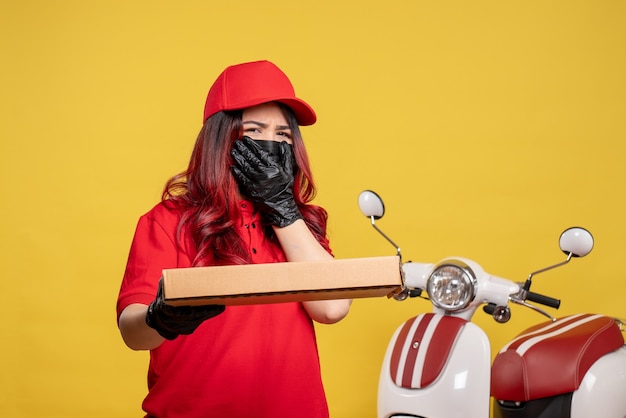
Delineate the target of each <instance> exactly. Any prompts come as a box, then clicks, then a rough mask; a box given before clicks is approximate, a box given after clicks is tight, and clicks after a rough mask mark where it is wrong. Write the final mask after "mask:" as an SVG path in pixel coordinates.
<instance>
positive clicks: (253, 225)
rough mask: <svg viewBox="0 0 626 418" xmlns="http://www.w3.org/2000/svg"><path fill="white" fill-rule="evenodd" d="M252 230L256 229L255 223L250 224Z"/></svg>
mask: <svg viewBox="0 0 626 418" xmlns="http://www.w3.org/2000/svg"><path fill="white" fill-rule="evenodd" d="M246 228H247V226H246ZM254 228H256V224H255V223H253V224H252V229H254Z"/></svg>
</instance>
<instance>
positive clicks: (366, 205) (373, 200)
mask: <svg viewBox="0 0 626 418" xmlns="http://www.w3.org/2000/svg"><path fill="white" fill-rule="evenodd" d="M359 209H361V212H362V213H363V215H365V216H367V217H368V218H371V217H374V219H380V218H382V217H383V215H384V214H385V205H384V204H383V200H382V199H381V198H380V196H378V195H377V194H376V193H375V192H373V191H371V190H364V191H362V192H361V193H360V194H359Z"/></svg>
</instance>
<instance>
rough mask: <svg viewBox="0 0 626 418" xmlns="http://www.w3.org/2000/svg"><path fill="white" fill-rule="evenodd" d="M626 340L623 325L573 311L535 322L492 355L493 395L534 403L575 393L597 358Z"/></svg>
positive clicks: (605, 318) (501, 398)
mask: <svg viewBox="0 0 626 418" xmlns="http://www.w3.org/2000/svg"><path fill="white" fill-rule="evenodd" d="M623 344H624V338H623V336H622V333H621V331H620V329H619V326H618V325H617V324H616V323H615V321H614V320H613V319H612V318H609V317H606V316H602V315H592V314H579V315H572V316H567V317H564V318H560V319H557V320H556V321H554V322H552V321H548V322H544V323H542V324H539V325H536V326H534V327H532V328H529V329H527V330H526V331H524V332H523V333H521V334H520V335H518V336H517V337H516V338H515V339H513V341H511V342H510V343H509V344H507V345H506V346H505V347H504V348H502V350H500V352H499V353H498V355H497V356H496V358H495V359H494V362H493V366H492V368H491V395H492V396H493V397H494V398H495V399H498V400H506V401H530V400H532V399H539V398H545V397H548V396H555V395H559V394H562V393H568V392H572V391H574V390H576V389H578V386H579V385H580V382H581V381H582V379H583V377H584V376H585V373H586V372H587V370H589V368H590V367H591V366H592V365H593V363H594V362H595V361H596V360H597V359H598V358H600V357H602V356H603V355H605V354H607V353H610V352H612V351H614V350H616V349H618V348H619V347H621V346H622V345H623Z"/></svg>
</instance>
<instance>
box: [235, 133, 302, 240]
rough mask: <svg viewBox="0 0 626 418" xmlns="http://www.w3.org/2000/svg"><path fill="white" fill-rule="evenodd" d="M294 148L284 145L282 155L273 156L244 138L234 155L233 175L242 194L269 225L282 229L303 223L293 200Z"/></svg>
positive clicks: (282, 145)
mask: <svg viewBox="0 0 626 418" xmlns="http://www.w3.org/2000/svg"><path fill="white" fill-rule="evenodd" d="M291 147H292V146H291V145H289V144H288V143H287V142H281V143H280V146H279V155H277V156H273V155H270V154H269V153H268V152H267V151H265V150H264V149H263V148H262V147H261V146H260V145H259V144H257V143H256V142H255V141H253V140H252V139H250V138H248V137H247V136H244V137H243V138H242V139H241V140H237V141H235V143H234V145H233V149H232V151H231V155H232V156H233V159H234V160H235V165H234V166H233V167H232V171H233V175H234V176H235V179H236V180H237V182H238V183H239V187H240V189H241V192H242V193H243V194H245V195H246V196H248V197H249V198H251V199H252V201H253V202H255V203H256V204H257V205H258V206H259V209H260V210H261V215H262V216H263V218H264V219H265V220H266V221H268V222H269V223H270V224H272V225H275V226H277V227H279V228H283V227H285V226H287V225H291V224H292V223H294V222H295V221H297V220H298V219H302V214H301V213H300V211H299V210H298V206H297V205H296V200H295V199H294V196H293V184H294V163H295V159H294V157H293V150H292V148H291Z"/></svg>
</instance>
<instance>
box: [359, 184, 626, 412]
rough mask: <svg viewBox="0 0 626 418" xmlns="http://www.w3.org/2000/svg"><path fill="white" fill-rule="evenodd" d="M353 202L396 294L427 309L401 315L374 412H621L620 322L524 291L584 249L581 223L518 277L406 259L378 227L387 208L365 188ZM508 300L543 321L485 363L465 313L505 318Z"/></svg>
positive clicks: (625, 379) (624, 354)
mask: <svg viewBox="0 0 626 418" xmlns="http://www.w3.org/2000/svg"><path fill="white" fill-rule="evenodd" d="M359 207H360V209H361V212H363V214H364V215H365V216H367V217H368V218H369V219H370V220H371V225H372V226H373V227H374V229H375V230H376V231H377V232H378V233H380V234H381V235H382V236H383V237H384V238H385V239H386V240H387V241H388V242H389V243H391V244H392V245H393V246H394V247H395V248H396V251H397V255H398V256H399V258H400V265H401V269H400V270H401V276H402V288H401V290H400V291H399V292H397V293H396V294H395V295H394V298H395V299H396V300H399V301H402V300H406V299H409V298H414V297H421V298H424V299H427V300H429V301H430V303H431V304H432V312H429V313H422V314H420V315H417V316H415V317H413V318H411V319H409V320H407V321H405V322H404V323H403V324H402V325H400V326H399V327H398V328H397V330H396V331H395V333H394V334H393V337H392V338H391V341H390V343H389V345H388V348H387V351H386V353H385V357H384V360H383V365H382V369H381V373H380V379H379V386H378V417H379V418H391V417H413V418H456V417H458V418H461V417H462V418H483V417H489V409H490V404H491V403H492V404H493V417H495V418H513V417H515V418H522V417H535V418H560V417H574V418H582V417H584V418H590V417H594V418H595V417H598V418H624V417H626V348H625V346H624V338H623V335H622V331H623V322H622V321H620V320H617V319H614V318H609V317H607V316H603V315H591V314H579V315H571V316H567V317H564V318H559V319H556V318H553V317H552V316H551V315H549V314H548V313H547V312H546V311H545V310H544V309H542V308H539V307H537V306H535V305H533V304H530V303H528V302H534V303H535V304H539V305H544V306H548V307H551V308H555V309H558V307H559V305H560V301H559V300H558V299H554V298H552V297H549V296H545V295H542V294H539V293H535V292H531V291H530V288H531V285H532V278H533V277H534V276H535V275H537V274H539V273H543V272H545V271H548V270H551V269H553V268H556V267H560V266H563V265H565V264H567V263H569V262H570V261H571V260H572V259H573V258H577V257H584V256H585V255H587V254H588V253H589V252H590V251H591V250H592V248H593V237H592V235H591V234H590V233H589V232H588V231H587V230H586V229H584V228H569V229H567V230H565V231H564V232H563V233H562V234H561V236H560V239H559V244H560V247H561V250H562V251H563V252H564V253H565V254H566V255H567V258H566V259H565V261H562V262H560V263H558V264H555V265H552V266H549V267H546V268H543V269H541V270H538V271H535V272H533V273H531V274H530V275H529V276H528V278H527V279H526V281H525V282H523V283H516V282H513V281H511V280H508V279H505V278H500V277H497V276H493V275H490V274H488V273H486V272H485V271H484V270H483V268H482V267H481V266H480V265H479V264H478V263H476V262H474V261H472V260H469V259H465V258H461V257H453V258H447V259H444V260H442V261H440V262H438V263H435V264H430V263H413V262H406V263H405V262H403V261H402V254H401V251H400V247H398V246H397V245H396V244H395V243H394V242H393V241H392V240H391V239H390V238H389V237H388V236H387V235H386V234H385V233H384V232H383V231H382V230H380V229H379V228H378V226H377V225H376V220H378V219H380V218H382V216H383V215H384V212H385V207H384V204H383V201H382V199H381V198H380V197H379V196H378V195H377V194H376V193H375V192H372V191H370V190H366V191H364V192H362V193H361V194H360V195H359ZM423 293H426V295H427V296H423ZM511 303H513V304H518V305H522V306H525V307H527V308H530V309H532V310H534V311H536V312H538V313H540V314H542V315H544V316H546V317H547V318H549V320H548V321H546V322H543V323H541V324H539V325H536V326H533V327H531V328H529V329H527V330H526V331H524V332H522V333H521V334H520V335H518V336H517V337H516V338H514V339H513V340H512V341H511V342H509V343H508V344H506V345H505V346H504V347H503V348H502V349H501V350H500V351H499V352H498V354H497V355H496V357H495V359H494V361H493V364H492V363H491V345H490V343H489V339H488V337H487V335H486V333H485V332H484V331H483V330H482V329H481V328H480V327H478V326H477V325H476V324H474V323H472V322H471V319H472V317H473V315H474V313H475V312H476V310H477V308H478V307H479V306H483V310H484V311H485V312H486V313H488V314H490V315H492V317H493V319H494V320H495V321H496V322H498V323H506V322H507V321H509V319H510V318H511V309H510V306H509V305H510V304H511ZM491 397H493V399H494V401H493V402H490V399H491Z"/></svg>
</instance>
